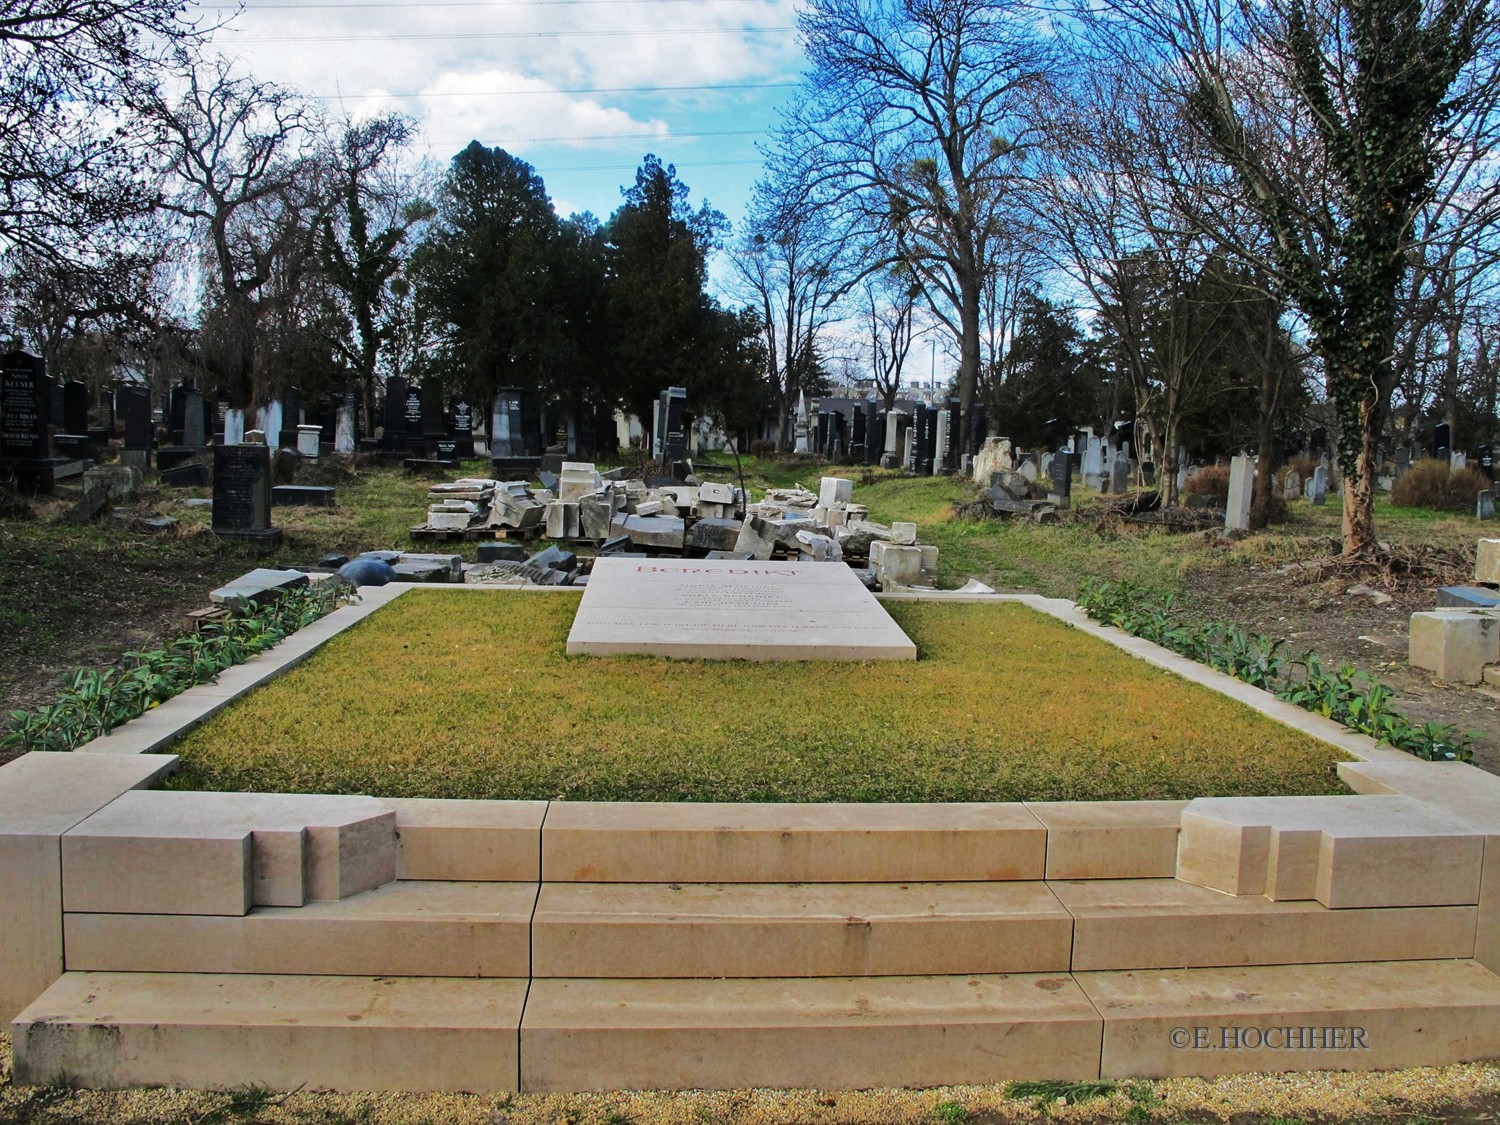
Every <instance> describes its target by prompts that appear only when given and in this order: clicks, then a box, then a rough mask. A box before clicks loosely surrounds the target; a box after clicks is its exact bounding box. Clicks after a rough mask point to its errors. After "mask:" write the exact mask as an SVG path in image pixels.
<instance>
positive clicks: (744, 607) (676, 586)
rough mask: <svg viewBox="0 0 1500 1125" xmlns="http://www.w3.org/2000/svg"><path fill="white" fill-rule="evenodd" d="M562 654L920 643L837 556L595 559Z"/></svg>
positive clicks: (903, 654) (896, 655)
mask: <svg viewBox="0 0 1500 1125" xmlns="http://www.w3.org/2000/svg"><path fill="white" fill-rule="evenodd" d="M568 653H569V654H570V655H573V654H583V655H589V656H619V655H624V654H641V655H648V656H669V657H677V658H680V659H687V660H691V659H708V660H915V659H916V658H917V648H916V645H915V644H913V643H912V641H911V638H909V637H908V636H907V635H906V634H905V633H904V632H903V631H902V629H901V627H900V626H899V625H897V624H896V622H895V621H893V620H892V619H891V615H890V614H889V613H887V612H886V611H885V608H884V607H883V606H882V605H881V604H880V603H879V602H877V601H876V600H875V598H874V596H873V595H872V594H871V593H870V592H869V591H868V590H867V589H865V587H864V583H862V582H861V581H860V580H859V579H858V578H857V577H855V575H854V572H853V571H852V570H850V569H849V568H848V567H847V566H842V565H839V564H836V563H782V562H756V561H748V562H727V561H725V562H720V561H716V560H715V561H709V560H703V561H699V560H693V559H616V558H601V559H599V560H598V561H597V562H595V564H594V569H593V572H592V573H591V574H590V575H589V582H588V585H587V586H586V587H584V591H583V600H582V602H580V603H579V606H578V614H577V616H575V617H574V619H573V627H572V629H571V630H570V631H569V633H568Z"/></svg>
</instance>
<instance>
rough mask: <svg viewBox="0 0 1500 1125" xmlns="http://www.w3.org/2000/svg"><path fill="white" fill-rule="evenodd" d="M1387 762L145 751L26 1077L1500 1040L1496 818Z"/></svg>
mask: <svg viewBox="0 0 1500 1125" xmlns="http://www.w3.org/2000/svg"><path fill="white" fill-rule="evenodd" d="M33 757H34V756H33ZM59 757H61V756H59ZM7 768H8V767H7ZM1461 768H1463V769H1466V770H1470V772H1471V774H1478V773H1479V771H1477V770H1472V769H1471V768H1470V767H1466V766H1465V767H1461ZM1483 776H1484V777H1485V778H1487V779H1488V781H1487V782H1484V783H1481V784H1480V788H1481V789H1483V786H1484V784H1488V783H1490V782H1493V783H1495V787H1496V791H1495V793H1494V794H1492V795H1493V796H1494V797H1495V798H1496V800H1495V801H1494V805H1493V807H1494V808H1495V809H1496V810H1500V779H1495V778H1493V777H1490V776H1489V775H1483ZM4 781H5V774H4V771H3V770H0V846H3V844H4V828H3V812H4V801H3V790H4ZM1476 781H1477V779H1473V778H1461V779H1459V783H1460V784H1462V785H1463V786H1466V787H1470V788H1472V785H1473V784H1474V783H1475V782H1476ZM1365 787H1366V788H1368V789H1370V790H1371V791H1372V794H1373V795H1368V796H1347V797H1311V798H1274V799H1260V798H1227V799H1208V800H1202V799H1200V800H1197V801H1193V802H1191V803H1187V802H1167V801H1162V802H1151V801H1148V802H1130V803H1108V802H1106V803H1088V804H1084V803H1078V804H1071V803H1055V804H967V805H728V804H724V805H674V804H591V803H567V802H551V803H547V802H488V801H415V800H378V799H374V798H368V797H344V796H329V797H301V796H285V795H272V794H205V793H186V792H164V791H156V790H148V789H133V790H130V791H128V792H123V793H121V794H120V795H119V796H117V797H116V798H114V799H113V800H110V801H109V802H108V803H106V804H104V805H103V807H102V808H100V809H99V811H97V812H95V813H93V814H92V815H89V816H86V817H83V818H82V819H81V820H79V821H78V822H77V823H76V824H74V825H73V826H71V827H69V828H67V829H66V830H65V831H59V832H58V833H57V838H58V840H59V847H58V863H59V876H58V878H59V885H60V888H61V895H60V913H61V918H60V926H61V937H60V947H61V964H60V966H59V969H60V970H61V972H60V976H57V979H56V980H55V981H54V982H53V983H52V984H51V985H50V987H47V988H46V990H45V991H44V992H42V993H41V994H40V995H39V996H37V997H36V998H35V999H34V1000H32V1001H31V1002H30V1003H29V1004H28V1005H27V1006H26V1007H25V1010H24V1011H21V1012H20V1014H19V1015H18V1016H17V1017H16V1019H15V1022H14V1024H13V1034H14V1048H15V1069H16V1080H17V1081H18V1082H20V1083H50V1082H68V1083H72V1084H77V1085H84V1086H91V1087H119V1086H133V1085H172V1086H217V1087H235V1086H240V1085H244V1084H247V1083H261V1084H265V1085H267V1086H270V1087H274V1088H291V1087H295V1086H301V1085H304V1084H305V1085H307V1086H309V1087H311V1088H333V1089H346V1090H471V1091H503V1090H521V1091H527V1092H530V1091H563V1090H593V1089H610V1088H629V1087H635V1088H642V1087H645V1088H651V1087H659V1088H689V1087H717V1088H726V1087H749V1086H772V1087H801V1086H813V1087H823V1088H847V1087H868V1086H884V1085H923V1086H925V1085H937V1084H950V1083H982V1082H996V1081H1002V1080H1007V1079H1017V1078H1060V1079H1078V1080H1082V1079H1090V1078H1097V1077H1100V1076H1101V1075H1102V1076H1104V1077H1116V1078H1118V1077H1129V1076H1160V1075H1174V1074H1197V1075H1214V1074H1223V1073H1232V1072H1240V1071H1252V1070H1288V1069H1374V1068H1383V1067H1397V1066H1410V1065H1424V1064H1436V1063H1447V1062H1453V1061H1458V1060H1462V1059H1475V1058H1487V1057H1494V1056H1497V1055H1500V977H1497V976H1496V975H1495V974H1494V973H1493V972H1492V971H1491V969H1490V968H1487V967H1485V964H1482V963H1481V960H1480V959H1476V954H1477V953H1479V954H1483V955H1484V957H1486V958H1487V957H1488V951H1491V950H1490V943H1493V944H1500V936H1497V934H1500V931H1497V926H1500V920H1497V918H1496V916H1495V911H1496V903H1495V901H1494V899H1495V890H1494V888H1495V886H1496V884H1500V873H1497V871H1496V867H1497V866H1500V858H1497V856H1500V852H1497V851H1496V842H1497V840H1500V823H1492V822H1487V821H1486V822H1483V823H1479V822H1481V821H1484V817H1485V815H1486V814H1485V813H1483V811H1482V810H1484V809H1486V808H1489V807H1491V806H1490V805H1489V804H1488V803H1486V802H1483V801H1481V802H1476V803H1474V804H1473V805H1472V806H1471V807H1472V808H1475V809H1478V810H1481V811H1480V812H1479V813H1477V814H1474V815H1468V814H1464V813H1463V812H1462V811H1461V812H1460V813H1459V814H1454V813H1452V812H1447V811H1444V810H1443V809H1442V808H1441V807H1440V803H1434V799H1433V798H1431V797H1430V796H1429V797H1427V798H1426V799H1418V797H1414V796H1410V795H1408V794H1407V793H1405V792H1404V791H1402V789H1401V787H1400V785H1399V784H1397V783H1395V782H1391V781H1389V779H1388V778H1387V779H1386V780H1385V781H1382V782H1380V783H1378V784H1377V782H1376V781H1375V780H1372V779H1370V778H1366V779H1365ZM1496 819H1497V820H1500V811H1497V812H1496ZM1487 848H1488V854H1489V859H1490V867H1489V868H1488V869H1486V867H1485V857H1486V849H1487ZM1484 879H1487V880H1490V882H1488V883H1487V884H1486V887H1485V891H1486V894H1487V895H1488V897H1487V898H1486V899H1485V903H1486V905H1485V908H1484V909H1485V911H1486V914H1485V915H1484V917H1483V918H1481V908H1480V905H1479V904H1480V902H1481V881H1482V880H1484ZM3 932H4V931H3V924H0V935H3ZM4 950H5V946H4V943H3V940H0V956H3V954H4ZM1489 963H1490V964H1491V966H1493V964H1494V962H1493V961H1490V962H1489ZM54 975H55V974H54ZM3 1014H9V1013H3Z"/></svg>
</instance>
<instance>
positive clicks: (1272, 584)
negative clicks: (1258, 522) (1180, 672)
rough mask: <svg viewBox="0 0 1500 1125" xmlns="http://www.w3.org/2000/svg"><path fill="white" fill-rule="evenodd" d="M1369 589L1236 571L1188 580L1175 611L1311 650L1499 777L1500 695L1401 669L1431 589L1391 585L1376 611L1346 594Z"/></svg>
mask: <svg viewBox="0 0 1500 1125" xmlns="http://www.w3.org/2000/svg"><path fill="white" fill-rule="evenodd" d="M1369 585H1370V584H1369V583H1366V582H1362V581H1359V580H1357V579H1356V580H1351V579H1350V578H1348V577H1347V576H1345V577H1340V578H1331V579H1324V580H1321V581H1307V580H1305V579H1301V578H1299V576H1298V575H1297V574H1296V573H1295V572H1293V573H1290V574H1289V573H1287V572H1285V571H1283V569H1282V568H1255V569H1250V568H1241V567H1236V568H1226V569H1223V570H1211V571H1204V572H1201V573H1199V574H1195V575H1194V579H1193V582H1192V583H1191V588H1190V589H1189V590H1188V591H1187V592H1186V593H1185V594H1184V596H1183V598H1182V599H1181V601H1180V603H1179V604H1180V605H1181V606H1182V607H1183V608H1184V609H1185V610H1186V611H1188V612H1189V613H1192V614H1194V615H1196V616H1198V617H1201V618H1203V619H1204V620H1211V621H1224V622H1232V623H1233V624H1235V625H1237V626H1239V627H1240V628H1241V629H1244V630H1247V631H1251V632H1256V633H1261V634H1264V635H1266V636H1271V637H1285V638H1286V640H1287V645H1286V648H1285V650H1284V651H1285V652H1286V653H1287V654H1289V655H1300V654H1301V653H1303V652H1306V651H1309V650H1311V651H1312V652H1314V653H1316V654H1317V655H1318V657H1319V658H1320V659H1321V660H1322V661H1323V663H1324V664H1325V665H1330V664H1335V665H1336V664H1352V665H1354V666H1355V667H1357V668H1359V669H1361V670H1363V671H1366V672H1368V673H1370V674H1371V675H1372V676H1375V677H1376V678H1378V679H1379V680H1380V682H1381V683H1384V684H1386V685H1388V686H1389V687H1390V688H1392V689H1393V690H1394V691H1395V692H1396V704H1395V705H1396V708H1397V709H1398V710H1400V711H1402V712H1404V713H1405V714H1406V715H1407V716H1408V717H1410V718H1411V719H1412V720H1413V721H1419V722H1435V723H1440V724H1445V725H1446V724H1453V725H1455V726H1457V727H1458V729H1459V730H1460V731H1462V732H1473V733H1475V734H1476V735H1477V736H1478V737H1477V738H1476V739H1475V741H1474V742H1473V744H1472V749H1473V750H1474V761H1475V763H1476V764H1477V765H1479V766H1481V767H1483V768H1484V769H1487V770H1489V771H1490V772H1491V773H1500V690H1497V689H1496V688H1493V687H1489V686H1471V685H1468V684H1454V683H1445V682H1443V681H1441V680H1437V679H1434V678H1432V676H1431V675H1429V674H1428V673H1426V672H1424V671H1423V670H1422V669H1420V668H1412V667H1411V666H1410V665H1408V664H1407V662H1406V653H1407V623H1408V620H1409V619H1410V617H1411V615H1412V614H1413V613H1415V612H1417V611H1419V610H1426V609H1431V608H1432V607H1433V593H1432V587H1431V586H1430V585H1429V584H1427V583H1423V582H1413V583H1410V584H1397V585H1396V586H1395V587H1394V588H1393V589H1391V590H1390V591H1389V593H1388V595H1387V596H1389V597H1390V598H1391V600H1390V601H1389V602H1385V603H1384V604H1379V603H1378V602H1377V599H1375V598H1374V597H1372V596H1371V595H1369V594H1364V593H1353V594H1351V593H1349V592H1348V591H1349V589H1350V588H1351V587H1360V586H1369ZM1371 588H1373V589H1375V590H1376V592H1377V593H1387V591H1386V590H1384V589H1381V588H1380V587H1378V586H1372V587H1371Z"/></svg>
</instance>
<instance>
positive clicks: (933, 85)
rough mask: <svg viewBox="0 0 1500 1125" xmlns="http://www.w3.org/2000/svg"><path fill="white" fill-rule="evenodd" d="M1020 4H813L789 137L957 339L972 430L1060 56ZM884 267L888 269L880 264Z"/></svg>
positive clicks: (875, 0) (957, 0)
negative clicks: (1000, 276) (1020, 200)
mask: <svg viewBox="0 0 1500 1125" xmlns="http://www.w3.org/2000/svg"><path fill="white" fill-rule="evenodd" d="M1028 18H1029V17H1028V15H1027V13H1026V12H1025V11H1024V10H1023V9H1021V8H1020V7H1017V6H1005V5H996V4H994V3H992V2H990V0H812V2H811V3H810V4H809V5H808V7H807V8H806V9H804V10H803V12H802V13H801V14H800V15H799V17H798V23H799V26H800V27H801V30H802V34H803V38H804V40H805V42H806V45H807V55H808V59H809V61H810V63H811V67H812V69H811V74H810V76H809V79H808V89H807V91H806V95H805V97H804V99H803V101H802V102H801V104H800V105H798V106H797V107H796V108H795V109H794V110H793V111H792V112H791V113H790V114H789V115H788V117H787V120H786V122H785V125H784V127H783V129H782V131H781V143H782V145H783V146H784V148H785V149H786V150H787V151H788V152H790V153H792V154H793V157H792V158H793V159H795V160H796V161H798V162H799V164H800V165H801V166H802V167H805V168H806V169H807V170H808V172H807V174H808V176H809V178H810V180H811V182H812V183H814V184H815V185H817V186H818V188H819V190H820V191H822V192H824V193H825V194H826V195H827V197H828V198H829V199H830V201H831V205H833V206H835V207H837V208H839V209H840V210H841V212H842V213H843V214H844V216H845V217H846V218H847V220H848V221H849V222H850V223H851V226H852V228H853V229H854V230H856V231H857V232H859V234H860V236H861V237H862V238H863V240H864V241H865V243H866V245H867V246H868V247H869V248H870V251H871V252H872V253H875V254H878V253H879V252H880V250H879V248H883V247H890V249H889V250H888V251H887V253H888V254H889V258H890V260H892V261H902V262H905V263H906V264H907V266H908V267H909V268H910V269H911V271H912V275H913V277H914V278H916V279H917V280H919V281H920V282H921V284H922V286H923V292H924V295H925V297H926V300H927V302H928V304H929V307H930V308H931V310H932V312H933V314H934V315H935V316H936V317H938V319H939V320H941V321H942V323H943V324H944V325H945V326H946V327H947V328H948V330H949V331H950V332H952V333H953V336H954V339H955V340H956V341H957V342H958V345H959V371H958V393H959V404H960V421H959V424H960V427H961V433H963V434H964V435H965V444H966V445H967V441H968V438H967V435H968V434H969V433H970V430H971V429H972V427H971V425H970V417H971V415H972V411H973V407H974V400H975V393H976V388H977V386H978V381H979V369H980V356H981V318H982V309H983V292H984V285H985V279H986V277H988V276H989V274H990V273H991V271H992V270H993V268H994V266H995V263H996V261H997V254H998V253H999V251H1000V249H1001V248H1002V247H1003V246H1004V245H1005V242H1006V239H1007V237H1009V236H1010V234H1011V233H1012V231H1013V218H1014V215H1015V214H1016V213H1018V211H1019V209H1018V208H1016V206H1015V197H1016V195H1017V193H1018V192H1019V191H1020V190H1021V189H1022V187H1023V186H1024V183H1023V173H1024V164H1025V161H1026V158H1027V154H1028V151H1029V149H1030V147H1031V145H1032V143H1033V140H1034V133H1035V130H1034V127H1033V108H1034V106H1033V98H1034V95H1035V94H1036V92H1037V91H1038V90H1039V89H1040V88H1041V87H1043V86H1044V85H1045V83H1046V75H1047V70H1048V67H1049V65H1050V57H1049V54H1048V51H1047V49H1046V47H1045V46H1044V42H1043V39H1042V38H1041V36H1039V35H1038V34H1037V30H1036V28H1035V27H1033V26H1032V25H1031V24H1030V23H1029V22H1028ZM871 264H877V263H871Z"/></svg>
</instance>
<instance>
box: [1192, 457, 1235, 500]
mask: <svg viewBox="0 0 1500 1125" xmlns="http://www.w3.org/2000/svg"><path fill="white" fill-rule="evenodd" d="M1182 491H1183V495H1185V496H1217V497H1219V498H1220V499H1223V500H1225V501H1227V500H1228V499H1229V466H1228V465H1204V466H1203V467H1202V468H1200V469H1194V470H1193V471H1192V472H1190V473H1188V478H1187V483H1186V484H1184V485H1183V488H1182Z"/></svg>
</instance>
